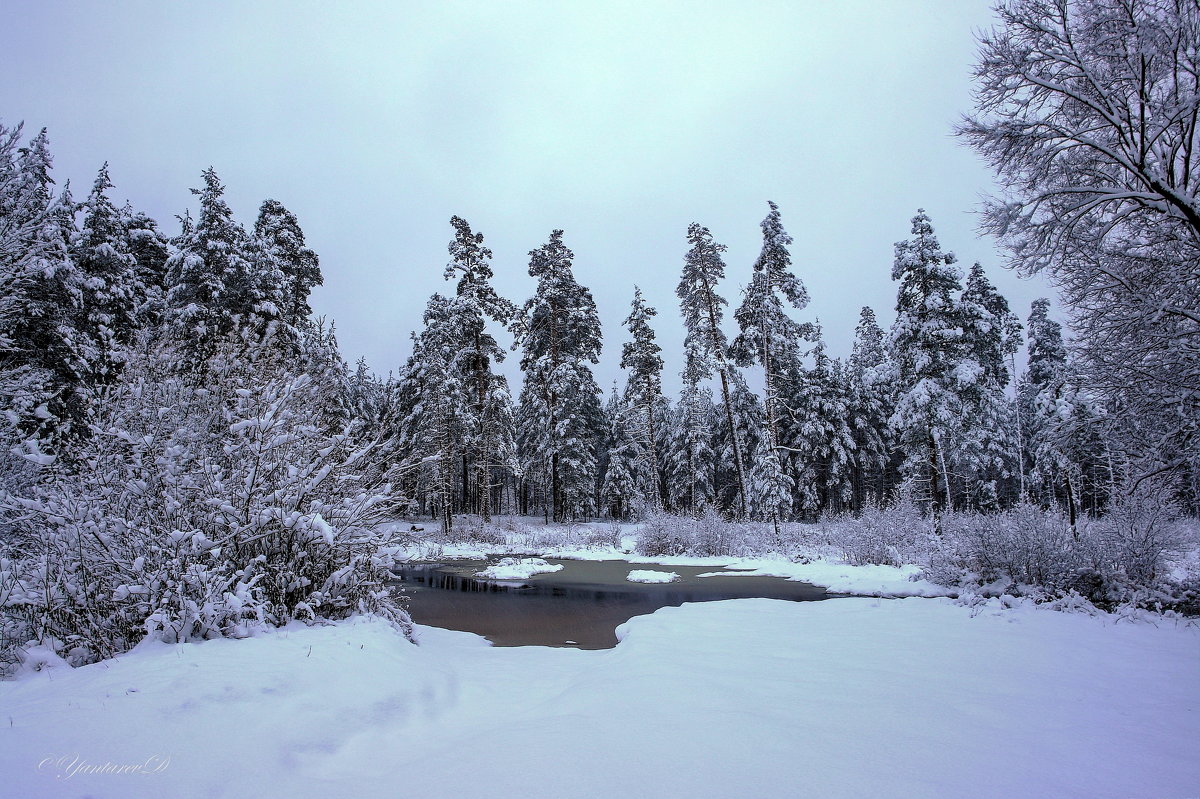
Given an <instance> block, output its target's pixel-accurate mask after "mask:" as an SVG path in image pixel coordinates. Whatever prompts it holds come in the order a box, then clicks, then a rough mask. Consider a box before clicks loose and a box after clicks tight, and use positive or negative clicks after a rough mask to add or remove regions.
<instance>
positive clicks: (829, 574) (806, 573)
mask: <svg viewBox="0 0 1200 799" xmlns="http://www.w3.org/2000/svg"><path fill="white" fill-rule="evenodd" d="M729 566H730V568H733V569H737V570H738V571H736V572H710V573H706V574H701V575H700V576H701V577H737V576H739V575H753V576H757V577H783V578H785V579H788V580H800V581H801V582H806V583H812V584H813V585H819V586H822V587H823V588H825V589H826V590H827V591H829V592H830V593H833V594H846V595H848V596H874V597H887V598H898V597H944V596H953V595H954V593H955V592H954V591H951V590H950V589H948V588H946V587H945V586H941V585H938V584H937V583H931V582H929V581H928V580H921V579H918V578H917V575H918V574H920V573H921V570H920V568H919V567H917V566H879V565H872V566H851V565H848V564H845V563H831V562H829V561H826V560H814V561H810V562H808V563H792V562H791V561H786V560H762V559H756V558H744V559H740V560H737V561H731V562H729Z"/></svg>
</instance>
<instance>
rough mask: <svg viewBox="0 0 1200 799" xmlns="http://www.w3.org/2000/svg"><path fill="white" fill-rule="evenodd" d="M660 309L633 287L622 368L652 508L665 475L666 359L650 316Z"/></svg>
mask: <svg viewBox="0 0 1200 799" xmlns="http://www.w3.org/2000/svg"><path fill="white" fill-rule="evenodd" d="M657 314H658V311H657V310H656V309H655V308H653V307H651V306H648V305H646V303H645V301H644V300H643V299H642V290H641V289H640V288H638V287H637V286H634V287H633V302H632V305H631V308H630V312H629V316H628V317H627V318H626V319H625V326H626V327H627V328H629V334H630V335H631V336H632V340H631V341H627V342H625V344H624V346H623V347H622V349H621V368H622V369H628V370H629V378H628V382H627V383H626V386H625V399H626V403H627V405H628V409H627V413H626V417H627V418H626V430H627V433H628V434H629V435H631V436H632V437H633V438H634V439H635V440H636V441H637V442H638V444H639V447H640V453H639V456H640V457H639V462H638V463H637V469H636V472H637V476H638V480H639V482H640V483H641V485H642V491H641V494H642V497H643V500H644V501H645V502H646V503H647V504H648V505H649V506H650V508H659V507H661V506H662V474H661V470H660V466H659V461H660V457H659V455H660V451H659V446H658V439H659V437H660V436H661V433H662V425H660V424H657V422H658V417H659V415H660V413H661V411H662V406H663V403H664V399H663V394H662V369H663V359H662V356H661V355H660V354H659V353H660V352H662V348H661V347H659V346H658V344H657V343H656V342H655V340H654V338H655V336H654V329H653V328H651V327H650V318H651V317H653V316H656V315H657Z"/></svg>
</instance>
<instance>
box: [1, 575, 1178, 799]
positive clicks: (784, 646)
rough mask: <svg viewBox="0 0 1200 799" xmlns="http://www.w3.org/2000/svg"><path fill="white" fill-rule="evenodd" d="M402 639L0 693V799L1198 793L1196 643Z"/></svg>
mask: <svg viewBox="0 0 1200 799" xmlns="http://www.w3.org/2000/svg"><path fill="white" fill-rule="evenodd" d="M418 629H419V633H420V636H421V646H419V647H418V646H414V645H412V644H410V643H409V642H407V641H406V640H405V639H404V638H403V637H402V636H401V635H399V634H398V633H396V632H395V631H394V630H393V629H392V628H391V627H389V626H387V625H386V624H384V623H383V622H380V621H378V620H374V619H369V618H358V619H353V620H350V621H348V622H343V623H339V624H336V625H332V626H324V627H311V628H310V627H304V626H300V625H293V626H290V627H288V628H285V629H283V630H279V631H275V632H272V633H269V634H264V635H262V636H261V637H257V638H249V639H244V640H214V641H208V642H205V643H201V644H184V645H167V644H143V645H142V646H140V647H138V648H137V649H135V650H134V651H133V652H130V653H127V654H125V655H122V656H120V657H118V658H115V659H112V660H109V661H105V662H102V663H97V664H94V665H91V666H86V667H83V668H79V669H67V668H58V667H51V668H47V669H45V670H43V671H40V672H37V673H32V674H27V675H25V676H23V677H21V678H19V679H17V680H15V681H9V682H4V683H0V774H4V775H5V786H4V790H5V793H6V795H11V796H38V797H48V798H50V799H53V798H54V797H75V796H81V795H90V796H96V797H129V798H130V799H137V798H138V797H154V798H155V799H157V797H162V796H179V797H193V796H197V797H198V796H206V797H244V796H288V797H296V799H304V798H305V797H322V798H323V797H329V796H394V795H398V794H400V793H403V794H404V795H414V796H422V795H440V794H442V793H444V792H446V791H447V790H458V789H467V790H470V789H472V788H474V789H477V790H478V791H482V792H484V793H486V794H487V795H489V796H497V797H515V796H525V795H528V794H529V792H530V791H531V790H533V789H534V787H535V788H536V790H537V791H539V792H543V793H545V794H546V795H552V796H555V797H609V796H623V795H626V796H690V797H699V798H701V799H702V798H703V797H742V796H757V795H784V796H797V795H803V796H820V797H863V796H896V797H918V796H919V797H929V798H930V799H937V797H959V796H971V797H980V798H981V799H988V797H1005V798H1006V799H1007V797H1013V796H1053V797H1087V798H1088V799H1105V797H1183V796H1190V795H1195V792H1196V786H1197V785H1200V756H1198V755H1197V752H1196V749H1195V741H1196V740H1198V738H1200V629H1198V628H1197V627H1196V626H1188V625H1182V624H1177V623H1175V622H1173V621H1171V620H1165V619H1163V620H1159V621H1158V622H1157V623H1156V624H1149V623H1144V622H1136V623H1131V622H1128V621H1122V622H1117V621H1115V620H1114V619H1113V617H1107V616H1105V617H1092V616H1086V615H1082V614H1068V613H1058V612H1053V611H1049V610H1045V609H1041V608H1036V607H1033V606H1032V605H1030V604H1028V603H1024V604H1019V605H1018V606H1017V607H1015V608H1003V607H1001V605H1000V603H999V602H996V601H992V602H990V603H989V604H986V605H984V606H981V607H976V608H967V607H962V606H958V605H955V604H953V603H952V602H950V601H949V600H945V599H903V600H879V599H866V598H862V599H860V598H855V599H835V600H830V601H826V602H805V603H793V602H781V601H775V600H765V599H742V600H732V601H726V602H707V603H697V604H689V605H684V606H683V607H670V608H663V609H661V610H659V611H657V612H655V613H654V614H652V615H650V616H639V617H636V618H634V619H632V620H631V621H630V622H628V623H627V624H625V625H622V626H621V628H619V637H620V638H621V642H620V643H619V644H618V645H617V647H616V648H615V649H610V650H598V651H583V650H576V649H564V648H544V647H513V648H493V647H489V646H487V645H486V642H485V641H484V640H483V639H481V638H479V637H477V636H474V635H470V634H468V633H457V632H450V631H445V630H437V629H433V628H427V627H422V628H418ZM164 763H165V764H166V765H165V766H164V765H163V764H164ZM534 763H535V764H536V765H535V766H534V765H530V764H534ZM522 764H525V765H522ZM106 765H107V766H108V768H107V770H105V766H106ZM531 786H534V787H531Z"/></svg>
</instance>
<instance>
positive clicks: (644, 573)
mask: <svg viewBox="0 0 1200 799" xmlns="http://www.w3.org/2000/svg"><path fill="white" fill-rule="evenodd" d="M625 579H626V580H628V581H629V582H631V583H673V582H675V581H676V580H678V579H679V575H678V574H676V573H675V572H664V571H658V570H657V569H634V570H633V571H631V572H629V576H628V577H626V578H625Z"/></svg>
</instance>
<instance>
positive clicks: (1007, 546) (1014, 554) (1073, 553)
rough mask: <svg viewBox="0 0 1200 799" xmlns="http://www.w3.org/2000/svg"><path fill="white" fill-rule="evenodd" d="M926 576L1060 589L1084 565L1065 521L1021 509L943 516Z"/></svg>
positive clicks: (1051, 513) (1029, 507) (1029, 508)
mask: <svg viewBox="0 0 1200 799" xmlns="http://www.w3.org/2000/svg"><path fill="white" fill-rule="evenodd" d="M941 530H942V539H941V543H940V546H939V547H938V548H937V550H936V552H935V553H934V556H933V558H932V563H931V565H932V566H933V568H930V569H927V573H930V576H932V577H935V578H937V579H939V580H940V581H943V582H946V581H948V578H949V577H950V576H951V575H952V574H953V573H954V571H955V570H957V571H958V572H959V574H958V577H959V581H961V580H963V579H967V580H968V581H978V582H980V583H993V582H996V581H997V580H999V581H1002V582H1011V583H1016V584H1018V585H1026V586H1041V587H1045V588H1049V589H1056V588H1064V587H1065V586H1066V585H1067V583H1068V582H1070V580H1071V579H1072V576H1073V575H1074V574H1075V573H1076V571H1077V570H1078V569H1079V568H1080V567H1081V566H1083V565H1085V564H1084V562H1083V558H1082V555H1083V552H1082V547H1081V546H1079V543H1078V541H1077V538H1076V534H1075V533H1073V532H1072V530H1071V526H1070V524H1068V522H1067V520H1066V518H1065V517H1064V516H1063V515H1062V514H1061V513H1058V512H1057V511H1046V510H1042V509H1041V508H1038V507H1036V506H1034V505H1030V504H1021V505H1017V506H1016V507H1014V508H1012V509H1010V510H1008V511H1005V512H1003V513H996V514H980V513H969V514H968V513H962V514H947V515H946V516H945V517H943V519H942V525H941Z"/></svg>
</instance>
